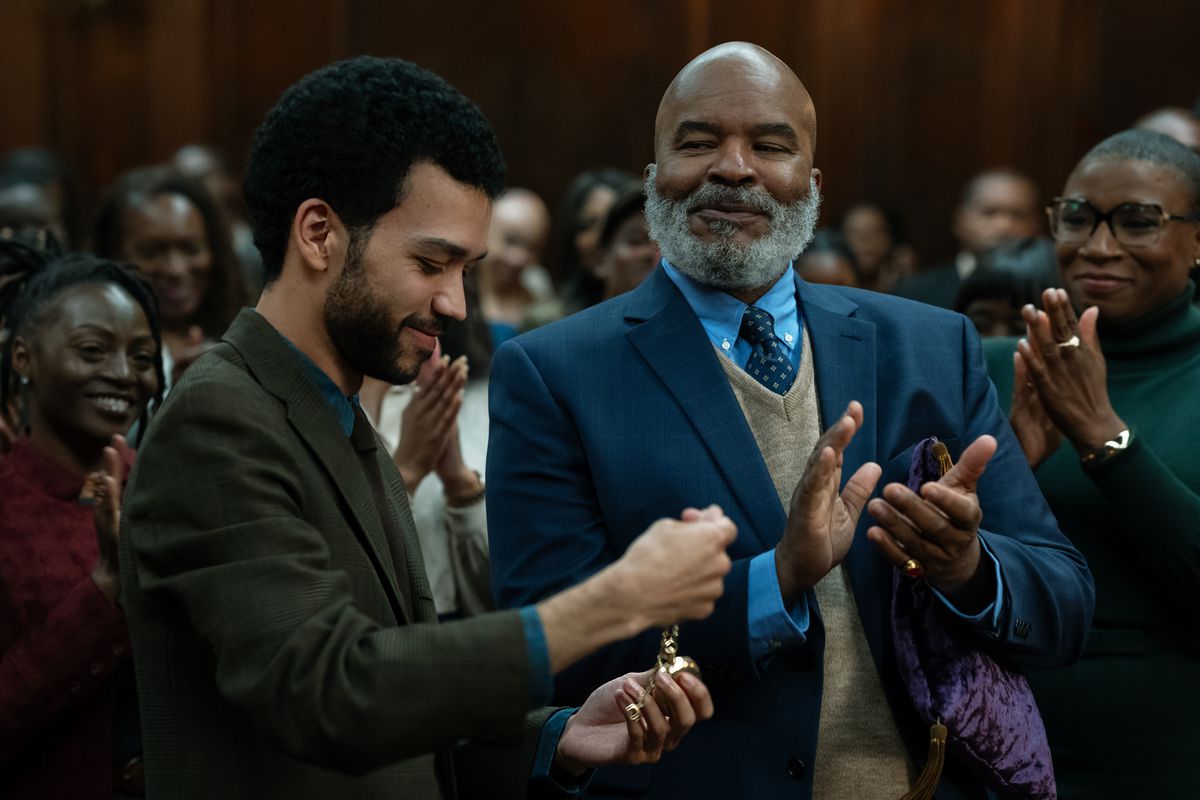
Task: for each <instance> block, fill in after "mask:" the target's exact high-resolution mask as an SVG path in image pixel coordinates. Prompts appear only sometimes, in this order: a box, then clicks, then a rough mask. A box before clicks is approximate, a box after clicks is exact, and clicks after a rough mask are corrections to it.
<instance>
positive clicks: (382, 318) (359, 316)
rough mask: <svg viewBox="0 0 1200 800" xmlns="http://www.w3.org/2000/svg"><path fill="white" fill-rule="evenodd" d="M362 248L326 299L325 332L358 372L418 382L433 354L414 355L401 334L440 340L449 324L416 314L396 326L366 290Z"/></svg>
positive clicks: (387, 380) (353, 253) (357, 249)
mask: <svg viewBox="0 0 1200 800" xmlns="http://www.w3.org/2000/svg"><path fill="white" fill-rule="evenodd" d="M363 247H365V243H364V244H363V246H360V247H356V246H355V245H354V244H353V243H352V244H351V246H350V248H349V250H348V252H347V253H346V264H345V266H344V267H343V268H342V273H341V274H340V275H338V277H337V279H336V280H335V281H334V282H333V286H332V287H330V289H329V294H328V295H326V297H325V309H324V318H325V330H326V331H328V333H329V338H330V339H331V340H332V341H333V345H334V347H336V348H337V349H338V353H339V354H341V356H342V358H343V359H345V360H346V363H348V364H349V365H350V366H351V367H353V368H354V369H355V370H356V371H357V372H360V373H362V374H363V375H366V376H367V377H370V378H378V379H379V380H381V381H384V382H385V383H390V384H393V385H398V384H403V383H411V382H412V381H414V380H416V378H417V373H419V372H420V370H421V364H422V363H423V362H424V361H425V359H427V358H428V357H429V356H430V355H432V353H429V352H426V351H423V350H416V351H414V352H412V353H409V352H408V350H407V349H406V348H405V347H404V345H403V343H402V340H401V338H400V334H401V333H402V331H403V330H404V328H406V327H415V328H418V329H420V330H422V331H425V332H427V333H431V332H432V333H436V334H437V335H441V334H442V333H444V332H445V330H446V326H447V324H448V320H446V319H434V318H429V319H425V318H422V317H418V316H416V315H415V314H414V315H411V316H408V317H405V318H404V319H403V320H402V321H401V322H400V324H399V325H394V324H393V323H392V322H391V315H390V314H389V313H388V310H387V307H386V306H385V305H384V304H383V303H382V302H380V301H379V299H378V298H377V297H375V295H374V294H373V293H372V292H371V289H370V287H369V286H368V285H367V276H366V272H365V270H364V269H363V266H362V249H363Z"/></svg>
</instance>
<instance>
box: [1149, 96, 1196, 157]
mask: <svg viewBox="0 0 1200 800" xmlns="http://www.w3.org/2000/svg"><path fill="white" fill-rule="evenodd" d="M1133 127H1134V128H1139V129H1141V130H1146V131H1155V132H1157V133H1161V134H1163V135H1164V136H1170V137H1171V138H1172V139H1174V140H1175V141H1177V142H1179V143H1180V144H1182V145H1183V146H1184V147H1190V148H1191V149H1192V150H1193V151H1195V152H1197V153H1200V118H1197V117H1196V116H1195V115H1194V114H1193V113H1192V112H1191V111H1188V110H1187V109H1186V108H1178V107H1171V108H1159V109H1156V110H1154V111H1151V112H1150V113H1149V114H1146V115H1145V116H1142V117H1139V118H1138V120H1137V121H1136V122H1134V123H1133Z"/></svg>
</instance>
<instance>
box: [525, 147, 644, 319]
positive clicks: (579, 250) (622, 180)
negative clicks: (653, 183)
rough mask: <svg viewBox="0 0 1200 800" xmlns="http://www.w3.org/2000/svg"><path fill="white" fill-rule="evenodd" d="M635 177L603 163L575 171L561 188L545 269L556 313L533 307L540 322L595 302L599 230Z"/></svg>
mask: <svg viewBox="0 0 1200 800" xmlns="http://www.w3.org/2000/svg"><path fill="white" fill-rule="evenodd" d="M634 187H638V188H640V187H641V182H640V181H639V180H638V179H637V177H636V176H634V175H633V174H632V173H629V172H626V171H625V170H620V169H614V168H612V167H604V168H601V169H590V170H587V171H586V172H582V173H580V174H579V175H577V176H575V179H574V180H572V181H571V183H570V185H569V186H568V187H567V190H566V192H564V193H563V197H562V201H561V202H560V203H559V206H558V213H557V215H556V216H555V217H554V229H553V231H552V233H551V237H550V271H551V274H552V275H553V277H554V280H555V282H556V284H557V285H558V287H559V298H560V300H561V302H560V304H558V313H557V314H553V315H552V314H549V313H547V312H546V311H545V310H543V309H539V316H540V319H539V321H540V322H550V321H551V320H553V319H557V318H558V317H560V316H565V315H566V314H574V313H575V312H576V311H579V310H581V309H584V308H588V307H589V306H594V305H595V304H596V303H599V302H600V300H601V299H603V297H604V282H603V281H602V280H601V279H600V278H599V277H597V276H596V269H597V268H598V267H599V266H600V256H601V251H600V231H601V229H602V228H603V226H604V218H605V217H606V216H608V211H609V209H611V208H612V206H613V203H615V202H617V198H618V197H620V196H621V195H622V194H624V193H625V192H626V191H628V190H629V189H631V188H634Z"/></svg>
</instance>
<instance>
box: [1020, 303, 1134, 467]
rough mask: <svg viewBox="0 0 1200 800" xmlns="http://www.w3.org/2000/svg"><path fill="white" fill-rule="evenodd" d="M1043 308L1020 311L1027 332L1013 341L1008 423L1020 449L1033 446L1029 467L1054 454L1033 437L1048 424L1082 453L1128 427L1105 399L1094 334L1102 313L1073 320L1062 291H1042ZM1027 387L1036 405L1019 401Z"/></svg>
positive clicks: (1103, 372)
mask: <svg viewBox="0 0 1200 800" xmlns="http://www.w3.org/2000/svg"><path fill="white" fill-rule="evenodd" d="M1042 305H1043V307H1044V309H1045V310H1038V309H1036V308H1034V307H1033V306H1032V305H1028V306H1025V308H1023V309H1022V310H1021V316H1022V317H1023V318H1024V319H1025V325H1026V330H1027V334H1026V338H1025V339H1022V340H1021V341H1020V342H1018V343H1017V352H1016V354H1015V355H1014V356H1013V359H1014V365H1015V369H1014V388H1013V410H1012V418H1013V422H1012V425H1013V429H1014V430H1016V431H1017V432H1018V436H1019V438H1021V446H1022V448H1025V447H1026V442H1027V441H1029V442H1030V443H1031V445H1032V456H1033V457H1031V449H1028V448H1027V449H1026V450H1025V454H1026V458H1027V459H1029V462H1030V463H1031V464H1036V463H1040V461H1041V459H1038V460H1037V461H1035V460H1034V459H1035V458H1037V457H1038V456H1040V457H1041V458H1045V457H1046V456H1048V455H1049V454H1050V453H1052V452H1053V451H1054V450H1053V448H1050V449H1045V450H1043V448H1042V447H1039V446H1038V445H1039V444H1041V443H1040V442H1039V441H1038V438H1037V436H1036V434H1035V433H1034V432H1035V431H1036V430H1037V429H1039V428H1041V429H1043V430H1044V429H1046V427H1047V426H1046V422H1047V421H1048V422H1049V423H1050V424H1051V425H1053V428H1054V429H1055V430H1057V431H1061V433H1062V435H1063V436H1066V437H1067V439H1069V440H1070V441H1071V443H1072V444H1073V445H1075V447H1076V448H1077V449H1078V450H1079V451H1080V452H1081V453H1089V452H1093V451H1095V450H1098V449H1100V448H1101V447H1102V446H1103V445H1104V443H1105V442H1106V441H1108V440H1110V439H1113V438H1115V437H1116V436H1117V435H1118V434H1119V433H1120V432H1121V431H1123V430H1125V429H1126V428H1128V427H1129V426H1128V425H1126V424H1125V423H1124V422H1123V421H1122V420H1121V418H1120V417H1119V416H1117V412H1116V411H1115V410H1114V409H1113V407H1112V403H1110V402H1109V399H1108V384H1107V366H1106V364H1105V362H1104V356H1103V354H1102V353H1101V352H1100V342H1099V338H1098V336H1097V334H1096V322H1097V320H1098V319H1099V317H1100V309H1099V308H1096V307H1095V306H1093V307H1092V308H1089V309H1087V310H1086V311H1084V312H1083V314H1082V315H1081V316H1080V317H1079V318H1078V319H1077V318H1076V316H1075V310H1074V309H1073V308H1072V307H1071V301H1070V299H1069V298H1068V296H1067V293H1066V291H1064V290H1062V289H1047V290H1046V291H1045V292H1043V293H1042ZM1030 386H1032V387H1033V390H1034V391H1035V392H1036V393H1037V403H1036V406H1035V405H1034V404H1033V403H1031V402H1030V399H1029V397H1028V395H1026V397H1020V395H1022V394H1023V393H1026V392H1027V391H1028V388H1029V387H1030ZM1038 408H1040V409H1041V410H1043V411H1044V414H1045V418H1046V419H1045V420H1039V419H1038V415H1037V409H1038ZM1022 434H1024V435H1022ZM1051 443H1054V444H1057V442H1055V441H1054V440H1053V437H1050V441H1048V442H1046V443H1045V447H1046V448H1048V447H1049V445H1050V444H1051Z"/></svg>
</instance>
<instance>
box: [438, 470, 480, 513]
mask: <svg viewBox="0 0 1200 800" xmlns="http://www.w3.org/2000/svg"><path fill="white" fill-rule="evenodd" d="M471 471H472V472H474V473H475V477H476V478H478V479H479V491H477V492H472V493H471V494H469V495H466V496H465V497H455V498H451V497H450V496H449V495H446V507H447V508H465V507H466V506H473V505H475V504H476V503H478V502H479V501H480V500H482V499H483V496H484V494H486V493H487V487H486V486H484V484H483V476H482V475H480V474H479V471H478V470H471Z"/></svg>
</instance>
